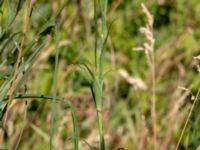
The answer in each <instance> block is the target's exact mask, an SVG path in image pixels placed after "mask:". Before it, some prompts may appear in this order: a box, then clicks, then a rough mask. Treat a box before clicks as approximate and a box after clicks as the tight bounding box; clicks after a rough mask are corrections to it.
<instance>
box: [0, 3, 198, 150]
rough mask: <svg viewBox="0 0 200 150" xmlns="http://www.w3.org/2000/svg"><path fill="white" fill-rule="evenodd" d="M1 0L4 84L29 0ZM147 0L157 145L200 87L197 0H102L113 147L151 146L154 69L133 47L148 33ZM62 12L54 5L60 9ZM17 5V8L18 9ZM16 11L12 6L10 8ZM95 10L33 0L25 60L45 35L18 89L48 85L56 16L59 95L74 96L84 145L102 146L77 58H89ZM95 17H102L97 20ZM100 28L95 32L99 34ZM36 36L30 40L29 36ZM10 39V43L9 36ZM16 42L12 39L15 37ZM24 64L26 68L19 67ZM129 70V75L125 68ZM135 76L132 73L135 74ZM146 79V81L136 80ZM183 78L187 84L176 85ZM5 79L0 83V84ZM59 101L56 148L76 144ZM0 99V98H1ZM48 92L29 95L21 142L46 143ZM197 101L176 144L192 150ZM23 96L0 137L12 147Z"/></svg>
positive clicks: (166, 145) (167, 140)
mask: <svg viewBox="0 0 200 150" xmlns="http://www.w3.org/2000/svg"><path fill="white" fill-rule="evenodd" d="M18 2H19V1H17V0H0V62H1V65H0V77H1V78H0V85H1V87H3V86H4V82H5V81H6V79H7V78H9V76H10V69H13V67H14V64H15V62H16V56H17V55H16V53H17V48H16V47H17V46H16V45H19V43H20V39H21V38H20V37H21V35H20V34H17V35H15V36H14V38H13V39H12V41H14V42H9V43H8V39H10V37H11V36H13V35H14V34H15V33H18V32H21V31H22V28H23V24H24V18H25V14H26V11H27V7H28V3H29V1H24V0H22V1H21V2H20V5H19V3H18ZM141 3H144V4H145V5H146V7H147V8H148V9H149V11H150V12H151V13H152V14H153V16H154V38H155V51H154V53H155V68H156V69H155V70H156V104H157V106H156V112H157V126H156V128H157V134H158V137H157V142H158V149H159V150H172V149H175V146H176V144H177V142H178V140H179V138H180V133H181V131H182V129H183V126H184V123H185V121H186V118H187V116H188V113H189V109H190V108H191V106H192V103H193V101H192V99H191V97H192V96H195V95H196V93H197V91H198V88H199V87H200V80H199V73H198V71H197V68H196V66H197V65H198V63H199V62H198V61H194V60H193V57H194V56H197V55H198V54H199V50H200V46H199V40H200V1H199V0H189V1H188V0H151V1H149V0H146V1H142V0H108V10H107V24H108V26H109V24H110V23H111V22H112V21H113V20H114V23H113V24H112V26H111V29H110V34H109V37H108V41H107V47H106V53H105V60H104V70H105V71H108V73H107V74H106V76H105V78H104V87H103V88H104V89H103V101H104V111H103V113H104V127H105V141H106V147H107V149H109V150H116V149H118V148H124V149H125V150H133V149H136V150H149V149H152V144H153V143H152V142H153V141H152V117H151V107H152V104H151V98H152V93H151V88H152V87H151V77H150V74H151V72H150V69H149V67H148V62H147V60H146V56H145V54H144V52H136V51H133V48H135V47H138V46H141V45H142V44H143V43H144V42H145V41H146V39H145V37H144V36H143V35H142V34H141V33H140V32H139V28H140V27H142V26H145V24H146V22H147V20H146V17H145V15H144V14H143V13H142V10H141V6H140V5H141ZM60 9H62V11H61V13H60V14H58V15H56V14H57V13H58V12H59V10H60ZM16 12H17V13H16ZM15 13H16V14H17V15H16V16H15ZM93 16H94V12H93V1H91V0H57V1H56V0H54V1H46V0H37V1H36V2H35V4H34V6H33V10H32V14H31V17H30V22H29V27H28V30H27V32H26V34H25V46H24V49H23V59H24V61H27V60H28V58H29V57H30V56H31V55H32V54H33V53H34V51H35V49H36V48H38V47H39V45H41V44H42V43H43V44H45V47H44V48H43V49H42V51H41V53H40V54H39V55H38V57H37V59H36V60H35V62H34V65H33V66H32V68H31V71H30V74H29V75H28V79H27V82H26V84H25V85H26V88H27V90H25V86H23V87H21V88H20V91H19V92H18V94H23V93H24V91H26V93H27V94H34V95H53V89H52V83H53V72H54V65H55V64H54V63H55V62H54V59H55V49H56V39H55V34H54V31H55V29H54V26H53V25H54V22H56V23H58V24H59V29H58V32H59V45H60V55H59V68H58V72H59V74H58V95H59V96H63V97H65V98H67V99H69V100H71V101H72V102H73V104H74V106H75V108H76V112H77V117H78V125H79V135H80V148H81V149H83V150H87V149H98V145H99V143H98V130H97V127H98V126H97V118H96V110H95V107H94V103H93V99H92V94H91V92H90V88H89V85H88V83H87V80H86V79H85V77H84V73H83V71H81V69H80V68H78V67H76V66H75V65H72V64H76V63H79V62H87V61H89V62H90V63H91V64H92V65H93V64H94V37H95V36H94V31H95V22H94V17H93ZM98 23H99V24H101V21H100V20H98ZM100 33H101V31H99V35H98V36H101V34H100ZM34 41H37V43H36V44H35V45H34V46H31V44H32V42H34ZM6 42H7V44H6ZM17 43H18V44H17ZM25 71H26V70H25ZM124 74H126V75H124ZM132 81H135V82H132ZM138 82H139V83H142V84H143V85H144V87H145V88H142V87H141V86H140V85H139V84H138ZM179 87H185V88H187V89H189V90H191V91H190V92H189V94H187V93H186V92H187V90H181V89H180V88H179ZM2 89H3V88H1V92H2V91H3V90H2ZM56 104H57V112H56V113H57V115H56V122H55V126H56V132H55V133H56V134H55V137H54V144H55V149H56V150H65V149H73V147H72V140H71V137H72V136H73V130H72V120H71V116H70V111H69V110H68V108H67V107H65V105H64V104H62V103H56ZM2 106H3V105H2ZM50 106H51V105H50V102H49V101H37V100H34V99H33V100H31V101H28V106H27V110H28V112H27V117H26V123H25V128H24V131H23V134H22V138H21V140H20V145H19V149H20V150H27V149H32V150H45V149H48V143H49V128H50V116H51V113H50V110H51V107H50ZM199 106H200V103H199V102H198V99H197V103H196V105H195V108H194V111H193V113H192V116H191V118H190V120H189V124H188V126H187V128H186V132H185V134H184V136H183V139H182V141H181V144H180V146H179V149H180V150H195V149H197V148H198V146H200V133H199V131H200V130H199V129H200V117H199ZM24 109H26V108H24V105H23V103H22V102H18V101H17V102H15V103H14V104H13V105H12V110H11V111H10V112H9V117H8V123H7V134H6V136H5V135H4V145H6V146H8V147H9V149H14V147H15V145H16V141H17V139H18V138H19V135H20V131H21V128H22V126H23V116H24V115H23V114H24Z"/></svg>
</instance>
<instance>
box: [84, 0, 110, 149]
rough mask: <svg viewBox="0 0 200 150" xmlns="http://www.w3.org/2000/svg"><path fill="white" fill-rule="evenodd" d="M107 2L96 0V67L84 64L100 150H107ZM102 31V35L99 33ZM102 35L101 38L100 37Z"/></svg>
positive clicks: (105, 0)
mask: <svg viewBox="0 0 200 150" xmlns="http://www.w3.org/2000/svg"><path fill="white" fill-rule="evenodd" d="M106 13H107V0H103V1H98V0H94V20H95V43H94V60H95V62H94V66H95V68H94V69H92V68H91V66H88V64H83V66H84V67H85V69H86V71H87V72H88V80H89V83H90V89H91V92H92V95H93V99H94V103H95V107H96V111H97V118H98V131H99V141H100V149H101V150H105V149H106V146H105V140H104V127H103V126H104V125H103V111H104V110H103V103H104V102H103V78H104V68H103V63H104V57H105V56H104V53H105V49H106V42H107V38H108V32H109V30H108V29H107V22H106ZM98 14H100V16H101V17H100V20H101V24H102V25H101V27H99V24H98ZM99 31H100V33H99ZM99 35H100V37H99Z"/></svg>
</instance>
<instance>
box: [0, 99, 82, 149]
mask: <svg viewBox="0 0 200 150" xmlns="http://www.w3.org/2000/svg"><path fill="white" fill-rule="evenodd" d="M8 99H9V97H8V96H6V97H4V99H3V100H2V101H3V102H6V101H8ZM28 99H40V100H46V99H47V100H52V101H53V99H54V97H52V96H44V95H41V96H38V95H19V96H13V100H28ZM55 100H56V101H58V102H63V103H66V104H67V106H69V108H70V111H71V116H72V122H73V132H74V138H73V139H74V150H79V146H78V145H79V135H78V123H77V122H78V121H77V116H76V110H75V107H74V106H73V104H72V103H71V101H70V100H67V99H65V98H63V97H58V96H57V97H56V99H55Z"/></svg>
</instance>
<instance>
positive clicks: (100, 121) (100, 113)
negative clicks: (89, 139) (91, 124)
mask: <svg viewBox="0 0 200 150" xmlns="http://www.w3.org/2000/svg"><path fill="white" fill-rule="evenodd" d="M97 116H98V126H99V137H100V149H101V150H105V142H104V130H103V115H102V111H101V110H97Z"/></svg>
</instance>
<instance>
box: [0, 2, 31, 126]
mask: <svg viewBox="0 0 200 150" xmlns="http://www.w3.org/2000/svg"><path fill="white" fill-rule="evenodd" d="M33 4H34V3H33V2H32V1H30V2H29V6H28V9H27V13H26V17H25V20H24V26H23V31H22V37H21V44H20V48H19V50H18V55H17V60H16V65H15V71H14V73H13V76H12V79H11V81H12V82H11V85H10V89H9V91H8V93H9V94H8V95H9V100H8V102H7V104H6V107H7V108H8V106H9V105H10V103H11V100H12V96H13V93H14V91H15V87H16V85H17V75H18V71H19V67H20V63H21V57H22V51H23V49H24V44H25V34H26V31H27V29H28V24H29V20H30V15H31V11H32V8H33ZM7 115H8V114H7V112H6V114H5V119H4V124H3V126H4V127H5V125H6V121H7Z"/></svg>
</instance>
